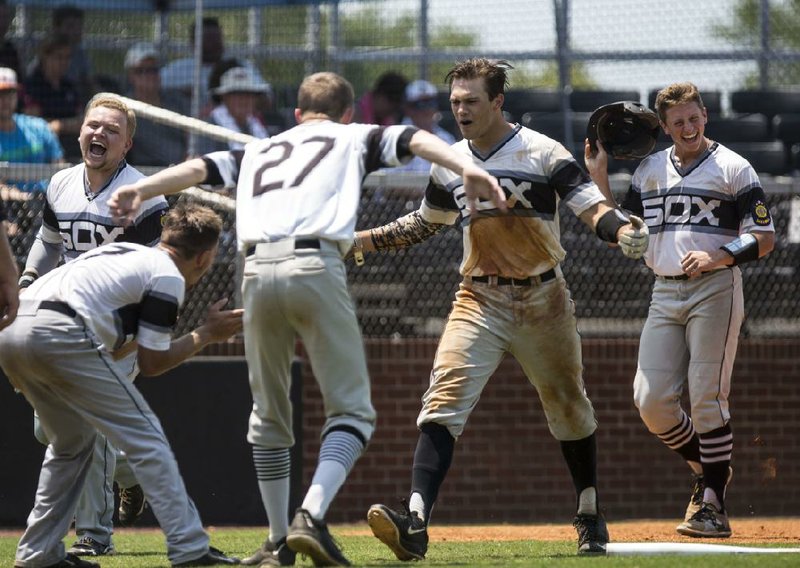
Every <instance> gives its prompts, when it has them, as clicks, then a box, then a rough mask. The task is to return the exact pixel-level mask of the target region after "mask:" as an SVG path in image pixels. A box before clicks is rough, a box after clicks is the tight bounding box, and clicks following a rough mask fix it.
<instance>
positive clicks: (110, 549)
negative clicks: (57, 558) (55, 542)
mask: <svg viewBox="0 0 800 568" xmlns="http://www.w3.org/2000/svg"><path fill="white" fill-rule="evenodd" d="M115 552H116V551H115V550H114V544H113V543H112V542H109V543H108V544H103V543H102V542H99V541H97V540H95V539H93V538H92V537H90V536H82V537H80V538H79V539H78V540H77V541H75V544H73V545H72V546H71V547H70V549H69V550H67V553H68V554H73V555H75V556H112V555H113V554H114V553H115Z"/></svg>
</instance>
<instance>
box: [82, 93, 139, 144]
mask: <svg viewBox="0 0 800 568" xmlns="http://www.w3.org/2000/svg"><path fill="white" fill-rule="evenodd" d="M97 107H104V108H110V109H113V110H118V111H120V112H121V113H123V114H124V115H125V118H126V119H127V122H128V138H129V139H131V140H132V139H133V135H134V134H136V114H135V113H134V112H133V110H131V109H130V108H129V107H128V105H126V104H125V103H124V102H123V101H122V99H120V98H119V97H117V96H115V95H111V94H108V93H100V94H98V95H95V96H93V97H92V99H91V100H90V101H89V102H88V103H87V104H86V109H85V111H84V116H86V115H87V114H89V111H90V110H92V109H93V108H97Z"/></svg>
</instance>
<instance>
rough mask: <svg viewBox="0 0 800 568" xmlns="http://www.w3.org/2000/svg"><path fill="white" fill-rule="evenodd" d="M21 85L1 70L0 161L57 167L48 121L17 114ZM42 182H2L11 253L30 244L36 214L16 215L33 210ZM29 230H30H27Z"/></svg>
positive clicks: (58, 146) (11, 72)
mask: <svg viewBox="0 0 800 568" xmlns="http://www.w3.org/2000/svg"><path fill="white" fill-rule="evenodd" d="M19 88H20V85H19V82H18V80H17V73H16V72H15V71H14V70H13V69H11V68H8V67H0V162H10V163H22V164H57V163H61V162H63V159H64V152H63V150H62V149H61V144H59V142H58V139H57V138H56V136H55V134H53V131H52V130H50V127H49V126H48V124H47V122H46V121H45V120H43V119H41V118H39V117H36V116H29V115H26V114H20V113H17V112H16V109H17V91H18V90H19ZM46 188H47V182H46V181H45V180H28V181H22V180H3V181H2V183H1V184H0V196H2V200H3V201H6V202H7V204H8V214H9V227H8V233H9V236H10V237H11V244H12V246H13V247H14V250H28V246H26V245H29V243H25V242H22V241H23V240H24V239H26V238H27V236H31V237H32V236H33V235H34V234H35V232H36V231H34V230H32V228H31V227H30V224H31V222H32V221H33V220H34V219H37V218H38V215H37V214H36V213H37V211H29V212H28V213H27V214H19V213H20V212H23V211H26V210H27V209H28V208H33V209H36V207H37V206H38V205H39V202H41V199H39V200H38V201H37V199H33V197H34V193H35V192H44V190H45V189H46ZM29 229H31V230H29Z"/></svg>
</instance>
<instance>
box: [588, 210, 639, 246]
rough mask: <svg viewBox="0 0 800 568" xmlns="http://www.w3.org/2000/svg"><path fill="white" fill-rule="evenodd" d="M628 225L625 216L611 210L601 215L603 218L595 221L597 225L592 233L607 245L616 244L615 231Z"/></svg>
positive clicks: (620, 212) (618, 211)
mask: <svg viewBox="0 0 800 568" xmlns="http://www.w3.org/2000/svg"><path fill="white" fill-rule="evenodd" d="M628 223H630V221H628V219H627V218H626V217H625V215H624V214H623V213H622V211H620V210H619V209H612V210H611V211H606V212H605V213H603V216H602V217H600V219H599V220H598V221H597V225H595V228H594V232H595V233H597V236H598V237H600V239H601V240H604V241H606V242H607V243H616V242H617V231H619V228H620V227H624V226H625V225H627V224H628Z"/></svg>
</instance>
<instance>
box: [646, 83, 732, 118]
mask: <svg viewBox="0 0 800 568" xmlns="http://www.w3.org/2000/svg"><path fill="white" fill-rule="evenodd" d="M660 90H661V89H653V90H651V91H650V92H649V93H648V94H647V106H648V107H650V108H651V109H652V110H656V95H658V91H660ZM700 96H701V97H702V99H703V104H704V105H705V107H706V111H707V112H708V114H710V115H719V114H722V93H721V92H720V91H700Z"/></svg>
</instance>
